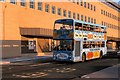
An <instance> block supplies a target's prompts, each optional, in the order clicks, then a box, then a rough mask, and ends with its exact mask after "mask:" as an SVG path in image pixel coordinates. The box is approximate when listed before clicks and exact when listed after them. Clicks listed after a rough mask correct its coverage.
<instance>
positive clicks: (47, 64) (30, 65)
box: [30, 63, 51, 67]
mask: <svg viewBox="0 0 120 80" xmlns="http://www.w3.org/2000/svg"><path fill="white" fill-rule="evenodd" d="M48 64H51V63H41V64H35V65H30V66H31V67H35V66H42V65H48Z"/></svg>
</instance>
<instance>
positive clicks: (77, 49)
mask: <svg viewBox="0 0 120 80" xmlns="http://www.w3.org/2000/svg"><path fill="white" fill-rule="evenodd" d="M80 48H81V41H75V61H79V60H80V53H81V51H80Z"/></svg>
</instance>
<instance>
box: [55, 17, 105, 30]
mask: <svg viewBox="0 0 120 80" xmlns="http://www.w3.org/2000/svg"><path fill="white" fill-rule="evenodd" d="M65 19H66V20H73V21H75V22H78V23H83V24H88V25H91V26H96V27H104V28H106V26H103V25H100V24H93V23H89V22H84V21H81V20H75V19H72V18H63V19H58V20H56V22H57V21H59V20H65Z"/></svg>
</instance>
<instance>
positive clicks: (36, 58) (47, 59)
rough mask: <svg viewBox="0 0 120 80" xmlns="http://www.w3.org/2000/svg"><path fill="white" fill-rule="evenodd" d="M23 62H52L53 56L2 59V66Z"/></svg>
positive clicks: (0, 63) (0, 61) (0, 60)
mask: <svg viewBox="0 0 120 80" xmlns="http://www.w3.org/2000/svg"><path fill="white" fill-rule="evenodd" d="M23 61H35V62H38V61H39V62H46V61H52V54H49V55H44V56H22V57H15V58H8V59H0V65H6V64H10V63H16V62H23Z"/></svg>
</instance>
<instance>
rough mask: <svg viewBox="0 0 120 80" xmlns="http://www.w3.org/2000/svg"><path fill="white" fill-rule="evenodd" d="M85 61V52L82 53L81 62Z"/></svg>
mask: <svg viewBox="0 0 120 80" xmlns="http://www.w3.org/2000/svg"><path fill="white" fill-rule="evenodd" d="M85 61H86V55H85V53H83V54H82V62H85Z"/></svg>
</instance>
